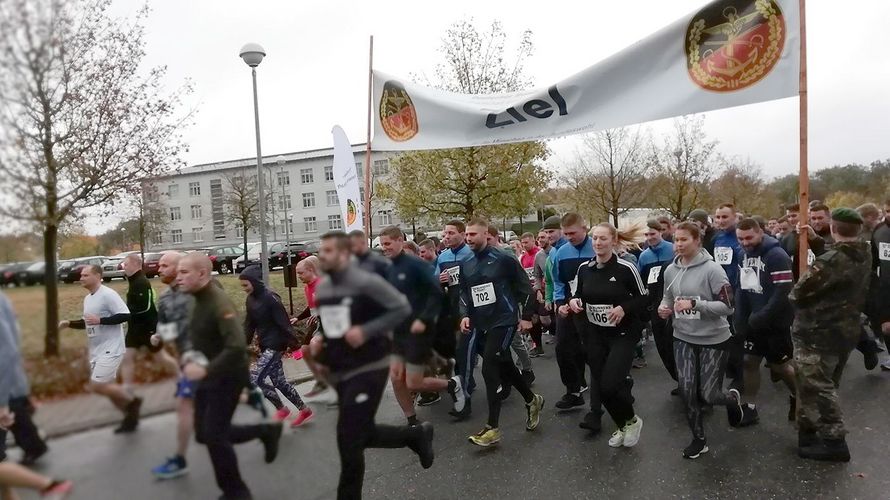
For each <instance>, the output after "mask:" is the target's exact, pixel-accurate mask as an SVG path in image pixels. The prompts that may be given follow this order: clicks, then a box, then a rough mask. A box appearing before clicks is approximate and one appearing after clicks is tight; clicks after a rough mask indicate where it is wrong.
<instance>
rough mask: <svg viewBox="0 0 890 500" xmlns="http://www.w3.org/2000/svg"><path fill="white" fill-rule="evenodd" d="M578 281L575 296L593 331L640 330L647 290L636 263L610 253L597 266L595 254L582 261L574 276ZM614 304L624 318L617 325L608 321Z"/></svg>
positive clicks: (608, 333) (614, 332) (636, 331)
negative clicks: (604, 261) (622, 310)
mask: <svg viewBox="0 0 890 500" xmlns="http://www.w3.org/2000/svg"><path fill="white" fill-rule="evenodd" d="M575 279H576V280H577V283H578V288H577V293H576V294H575V298H578V299H581V302H582V304H584V312H582V313H581V315H582V317H586V319H587V321H586V322H584V323H585V324H586V326H587V327H588V328H590V329H592V331H593V332H596V333H598V334H602V335H625V334H628V333H632V334H635V333H639V332H641V331H642V330H643V317H644V316H645V315H646V306H647V304H648V301H649V300H648V293H649V292H648V290H646V287H645V285H643V280H642V279H641V278H640V273H639V272H638V271H637V267H636V266H635V265H634V264H632V263H630V262H628V261H627V260H624V259H621V258H619V257H618V255H617V254H612V258H611V259H609V261H608V262H606V263H605V264H603V265H602V266H600V264H599V263H598V262H597V260H596V258H593V259H590V261H588V262H586V263H584V264H582V265H581V266H580V267H579V268H578V272H577V274H576V276H575ZM617 306H621V308H622V309H624V318H622V320H621V322H620V323H618V324H617V325H613V324H611V323H609V322H608V314H609V311H610V310H611V309H612V308H614V307H617Z"/></svg>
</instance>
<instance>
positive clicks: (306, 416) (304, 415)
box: [290, 407, 313, 429]
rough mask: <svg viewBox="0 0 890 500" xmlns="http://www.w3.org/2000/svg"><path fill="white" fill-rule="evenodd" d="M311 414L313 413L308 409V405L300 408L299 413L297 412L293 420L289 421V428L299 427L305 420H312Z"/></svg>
mask: <svg viewBox="0 0 890 500" xmlns="http://www.w3.org/2000/svg"><path fill="white" fill-rule="evenodd" d="M312 416H313V413H312V410H310V409H309V407H306V408H303V409H302V410H300V413H298V414H297V418H295V419H294V421H293V422H291V424H290V426H291V429H293V428H294V427H300V426H301V425H303V424H305V423H306V422H308V421H310V420H312Z"/></svg>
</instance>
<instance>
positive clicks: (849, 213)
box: [831, 207, 862, 224]
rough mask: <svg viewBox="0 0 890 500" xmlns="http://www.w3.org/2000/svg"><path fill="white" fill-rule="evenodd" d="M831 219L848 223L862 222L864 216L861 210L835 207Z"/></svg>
mask: <svg viewBox="0 0 890 500" xmlns="http://www.w3.org/2000/svg"><path fill="white" fill-rule="evenodd" d="M831 220H834V221H838V222H846V223H848V224H862V217H861V216H860V215H859V212H857V211H856V210H853V209H852V208H846V207H841V208H835V209H834V210H832V211H831Z"/></svg>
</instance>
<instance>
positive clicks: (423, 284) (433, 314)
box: [386, 252, 442, 335]
mask: <svg viewBox="0 0 890 500" xmlns="http://www.w3.org/2000/svg"><path fill="white" fill-rule="evenodd" d="M430 267H431V266H430V265H429V264H428V263H427V262H425V261H424V260H423V259H421V258H419V257H415V256H413V255H407V254H406V253H405V252H402V253H400V254H399V255H397V256H395V257H394V258H393V259H392V265H391V266H389V268H388V269H387V273H386V280H387V281H389V284H390V285H392V286H394V287H395V288H396V290H398V291H400V292H402V295H404V296H405V297H406V298H407V299H408V303H409V304H411V315H410V316H408V318H407V319H406V320H405V321H404V322H402V324H401V325H399V327H398V328H396V330H395V332H393V333H394V334H395V335H411V332H410V330H411V323H412V322H414V320H415V319H419V320H420V321H422V322H423V324H424V325H425V326H427V332H432V331H433V329H432V326H433V325H435V323H436V320H437V319H438V317H439V313H440V312H441V308H442V288H441V287H440V286H439V280H438V279H434V278H433V276H432V275H431V274H430Z"/></svg>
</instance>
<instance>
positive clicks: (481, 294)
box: [470, 283, 497, 307]
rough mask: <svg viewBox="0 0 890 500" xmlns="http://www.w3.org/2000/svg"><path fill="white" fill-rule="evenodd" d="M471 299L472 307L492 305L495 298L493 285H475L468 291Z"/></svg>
mask: <svg viewBox="0 0 890 500" xmlns="http://www.w3.org/2000/svg"><path fill="white" fill-rule="evenodd" d="M470 294H471V295H472V297H473V307H482V306H487V305H489V304H494V303H495V300H497V297H495V295H494V285H493V284H491V283H485V284H484V285H476V286H474V287H472V288H471V289H470Z"/></svg>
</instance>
